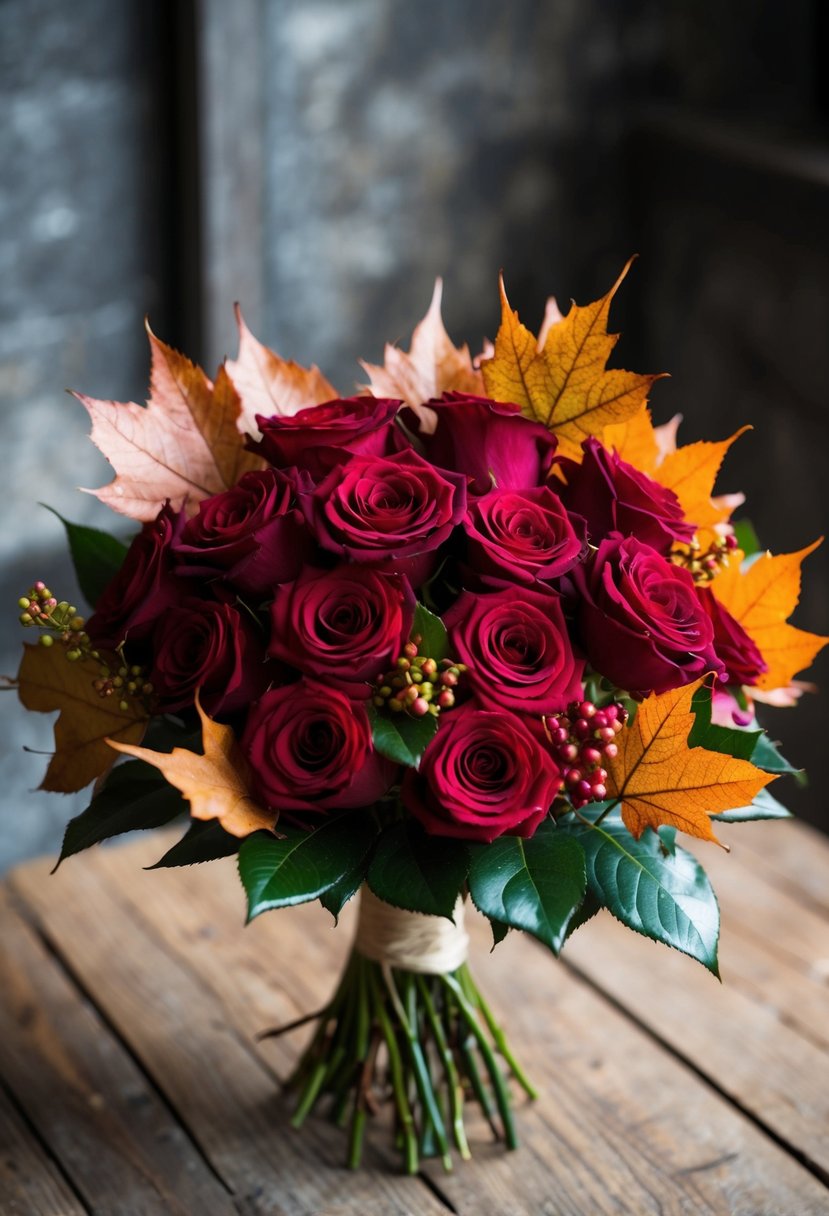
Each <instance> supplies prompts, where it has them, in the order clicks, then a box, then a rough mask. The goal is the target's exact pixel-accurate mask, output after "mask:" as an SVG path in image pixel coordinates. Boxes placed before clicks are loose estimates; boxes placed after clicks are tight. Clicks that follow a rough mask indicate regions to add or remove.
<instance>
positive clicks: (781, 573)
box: [711, 537, 829, 691]
mask: <svg viewBox="0 0 829 1216" xmlns="http://www.w3.org/2000/svg"><path fill="white" fill-rule="evenodd" d="M822 539H823V538H822V537H821V540H822ZM821 540H816V541H815V543H814V544H813V545H807V546H806V548H805V549H799V550H798V551H797V552H796V553H780V554H778V555H777V556H772V554H771V553H768V552H767V553H763V554H761V555H760V556H759V557H757V558H755V559H754V560H753V561H752V563H751V565H750V566H749V567H748V569H741V568H740V564H739V562H737V561H731V562H730V563H729V564H728V566H727V567H726V568H725V569H724V570H723V571H722V572H721V573H720V574H718V575H717V577H716V578H715V579H714V581H713V582H712V583H711V590H712V591H713V593H714V595H715V596H716V598H717V599H718V600H719V602H720V603H721V604H722V605H723V607H724V608H727V609H728V611H729V612H730V613H731V615H732V616H733V617H735V618H736V620H738V621H739V622H740V624H741V625H742V627H743V629H745V631H746V633H747V634H748V635H749V637H750V638H751V639H752V640H753V641H754V642H756V644H757V646H758V647H759V648H760V653H761V654H762V656H763V658H764V659H765V661H766V664H767V666H768V670H767V671H765V672H763V674H762V675H761V676H760V677H759V679H758V681H757V686H758V687H759V688H760V689H762V690H764V691H771V690H773V689H777V688H787V687H788V686H789V685H790V684H791V682H792V677H793V676H795V675H796V674H797V673H798V672H799V671H803V669H804V668H806V667H808V666H809V664H810V663H811V662H812V660H813V659H814V657H815V655H816V654H817V653H818V651H820V650H821V649H822V648H823V647H824V646H825V645H826V643H827V641H829V638H824V637H820V636H819V635H818V634H816V633H807V632H806V631H805V630H804V629H797V628H795V626H794V625H789V624H788V622H787V618H788V617H789V616H791V614H792V613H793V612H794V610H795V608H796V607H797V601H798V600H799V598H800V567H801V564H802V563H803V560H804V559H805V558H807V557H808V556H809V554H810V553H813V552H814V551H815V549H816V548H817V547H818V545H819V544H820V543H821Z"/></svg>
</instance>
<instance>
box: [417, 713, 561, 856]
mask: <svg viewBox="0 0 829 1216" xmlns="http://www.w3.org/2000/svg"><path fill="white" fill-rule="evenodd" d="M560 783H561V773H560V772H559V769H558V766H557V765H556V763H555V761H554V760H553V758H552V756H551V754H550V752H549V751H548V749H547V748H546V747H544V746H543V745H542V744H541V743H540V742H539V741H538V740H537V739H536V738H535V737H534V736H533V735H532V734H531V733H530V731H529V729H528V728H527V726H525V724H524V723H523V722H522V720H521V719H520V718H518V717H516V716H515V714H511V713H507V712H506V711H505V710H500V709H499V710H484V709H480V708H478V706H477V705H476V704H475V703H474V702H468V703H467V704H466V705H462V706H461V707H460V708H458V709H453V710H452V711H451V712H450V713H447V714H445V715H443V716H442V717H441V719H440V725H439V728H438V732H437V734H436V735H435V737H434V739H433V740H432V742H431V743H430V744H429V746H428V747H427V748H426V751H425V752H424V753H423V758H422V759H421V762H420V768H419V769H417V770H414V769H408V770H407V772H406V776H405V778H404V781H403V787H402V790H401V797H402V800H403V803H404V805H405V806H406V807H407V808H408V810H409V811H410V812H411V813H412V815H414V817H415V819H418V820H419V821H420V823H421V824H422V825H423V827H424V828H425V829H426V831H427V832H430V833H431V834H432V835H434V836H453V837H456V838H457V839H461V840H483V841H491V840H494V839H495V837H496V836H503V835H510V836H532V834H533V832H534V831H535V830H536V828H537V827H538V825H539V824H540V823H541V821H542V819H544V817H545V815H546V814H547V812H548V810H549V809H550V806H551V805H552V802H553V799H554V798H555V796H556V794H557V792H558V789H559V786H560Z"/></svg>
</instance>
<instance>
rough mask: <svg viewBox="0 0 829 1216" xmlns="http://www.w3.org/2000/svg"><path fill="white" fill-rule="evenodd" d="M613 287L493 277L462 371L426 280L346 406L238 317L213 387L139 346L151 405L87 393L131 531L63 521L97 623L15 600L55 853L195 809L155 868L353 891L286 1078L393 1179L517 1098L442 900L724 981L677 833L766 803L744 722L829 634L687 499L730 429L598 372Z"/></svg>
mask: <svg viewBox="0 0 829 1216" xmlns="http://www.w3.org/2000/svg"><path fill="white" fill-rule="evenodd" d="M626 270H627V267H626V268H625V271H626ZM624 273H625V272H623V274H622V276H620V279H619V281H618V282H617V283H616V284H615V285H614V286H613V288H612V289H611V290H610V291H609V292H608V293H607V294H606V295H605V296H604V297H603V298H602V299H600V300H598V301H596V302H595V303H593V304H591V305H589V306H587V307H579V306H577V305H575V304H573V305H572V306H571V308H570V310H569V312H568V313H567V314H566V316H562V314H561V313H560V312H559V311H558V309H557V307H556V305H555V301H554V300H550V301H549V303H548V306H547V310H546V314H545V317H544V323H543V325H542V328H541V331H540V333H539V334H538V335H535V334H533V333H531V332H530V331H529V330H528V329H527V328H525V326H524V325H523V324H522V323H521V322H520V320H519V318H518V315H517V313H515V312H514V311H513V309H512V308H511V307H510V305H509V303H508V300H507V296H506V293H505V291H504V288H503V283H502V285H501V322H500V328H499V329H498V332H497V336H496V339H495V343H494V345H492V344H489V345H488V346H487V348H486V349H485V350H484V351H483V353H482V355H480V356H479V357H477V358H473V357H472V356H471V354H470V351H469V349H468V348H467V347H466V346H464V347H460V348H459V347H456V346H454V345H453V344H452V342H451V341H450V339H449V337H448V335H447V333H446V330H445V328H444V326H443V322H442V320H441V313H440V282H438V285H437V287H436V291H435V295H434V298H433V300H432V304H431V307H430V309H429V311H428V313H427V315H426V317H425V318H424V320H423V321H422V322H421V323H420V324H419V325H418V326H417V328H416V329H415V331H414V335H413V338H412V342H411V349H410V350H409V351H408V352H406V351H403V350H401V349H399V348H397V347H394V346H386V348H385V356H384V363H383V365H382V366H380V365H371V364H363V368H364V370H365V373H366V376H367V379H368V384H367V385H365V386H364V387H363V388H362V389H361V391H360V392H359V393H358V395H356V396H352V397H348V398H344V399H343V398H339V397H338V396H337V392H336V390H335V389H334V387H333V386H332V385H331V384H329V382H328V381H327V380H326V378H325V377H324V376H323V374H322V373H321V372H320V371H319V370H318V369H317V368H316V367H312V368H310V369H305V368H302V367H300V366H298V365H296V364H295V363H292V362H289V361H287V360H285V359H282V358H281V357H280V356H278V355H277V354H275V353H274V352H273V351H271V350H269V349H268V348H266V347H265V346H263V345H262V344H260V343H259V342H258V341H257V340H256V339H255V338H254V337H253V335H252V334H251V332H250V331H249V330H248V328H247V326H246V325H245V323H244V320H243V319H242V316H241V314H238V323H239V334H240V346H239V353H238V357H237V358H236V359H235V360H228V361H227V362H225V363H224V364H223V366H222V367H220V368H219V371H218V374H217V376H216V379H215V380H214V381H212V382H211V381H210V380H209V379H208V378H207V376H206V375H205V374H204V372H202V370H201V369H200V368H198V367H196V366H195V365H194V364H193V363H191V362H190V361H189V360H188V359H186V358H185V357H184V356H182V355H180V354H178V353H177V352H175V351H174V350H172V349H171V348H170V347H168V346H166V345H165V344H164V343H163V342H161V341H160V340H159V339H158V338H156V337H155V335H154V334H153V333H152V332H150V331H149V330H148V333H149V341H150V349H151V359H152V371H151V386H150V396H149V400H148V403H147V405H146V407H144V406H139V405H136V404H131V403H130V404H118V403H114V402H109V401H98V400H92V399H90V398H87V397H80V398H79V400H80V401H82V403H83V404H84V405H85V406H86V408H87V410H88V411H89V414H90V416H91V419H92V438H93V440H94V441H95V443H96V444H97V445H98V447H99V448H100V449H101V451H102V452H103V453H104V455H105V456H106V457H107V458H108V460H109V461H110V463H111V464H112V465H113V467H114V469H115V473H116V475H115V478H114V480H113V481H112V482H111V483H110V484H109V485H107V486H105V487H104V488H103V489H99V490H95V491H93V493H95V494H96V495H97V497H98V498H99V499H101V500H102V501H103V502H105V503H107V504H109V506H111V507H112V508H113V509H114V510H115V511H117V512H119V513H121V514H122V515H125V516H128V517H129V518H130V519H132V520H135V521H137V522H138V523H139V524H140V525H141V527H140V531H138V532H137V534H135V535H134V536H133V537H132V539H131V540H130V542H129V544H128V545H124V544H123V543H122V542H121V540H119V539H116V538H114V537H112V536H110V535H108V534H105V533H103V532H100V531H98V530H95V529H90V528H87V527H82V526H79V525H76V524H72V523H68V522H67V523H66V531H67V537H68V543H69V547H70V549H71V552H72V556H73V558H74V562H75V565H76V569H77V573H78V579H79V584H80V587H81V589H82V591H83V594H84V595H85V597H86V598H87V600H88V601H89V605H90V608H91V610H92V611H91V614H90V615H88V616H83V615H79V613H78V610H77V608H76V607H75V606H74V605H72V604H70V603H69V602H67V601H66V600H60V599H58V597H57V596H56V595H54V594H53V593H52V591H51V590H50V588H49V587H47V586H46V585H45V583H44V582H43V581H37V582H35V583H34V584H33V586H32V587H31V588H30V589H29V591H28V592H27V593H26V594H25V595H24V596H23V597H22V598H21V600H20V611H21V616H20V620H21V622H22V624H23V625H24V626H27V627H28V628H29V629H30V630H32V631H37V632H38V633H39V638H38V642H39V644H36V645H27V646H25V647H24V656H23V660H22V664H21V667H20V671H19V675H18V677H17V679H16V680H15V681H12V682H11V683H13V685H14V686H15V687H16V688H17V690H18V693H19V696H20V699H21V701H22V702H23V704H24V705H25V706H26V708H28V709H32V710H39V711H55V710H57V711H59V717H58V718H57V721H56V723H55V751H54V754H53V755H52V757H51V759H50V761H49V765H48V769H47V771H46V776H45V778H44V781H43V784H42V788H44V789H46V790H56V791H74V790H79V789H82V788H83V787H85V786H86V785H88V784H90V783H94V784H93V792H92V797H91V801H90V803H89V806H88V808H87V809H86V810H85V811H84V812H83V813H82V814H80V815H78V816H77V817H76V818H74V819H73V820H72V821H71V822H70V823H69V825H68V827H67V829H66V834H65V838H64V841H63V848H62V850H61V854H60V858H59V862H58V864H60V861H62V860H63V859H64V858H66V857H68V856H70V855H71V854H75V853H77V852H79V851H80V850H82V849H85V848H87V847H89V846H90V845H92V844H95V843H97V842H100V841H102V840H104V839H107V838H110V837H113V836H116V835H118V834H120V833H123V832H128V831H132V830H135V829H145V828H156V827H160V826H162V825H165V824H168V823H171V822H173V821H175V820H176V819H178V818H179V817H180V816H182V815H185V816H188V824H187V828H186V831H185V832H184V834H183V835H182V837H181V838H180V839H179V840H178V842H177V843H175V844H174V845H173V846H172V847H171V848H169V849H168V851H167V852H166V853H165V854H164V856H163V857H161V859H160V860H159V862H158V863H157V864H158V865H159V866H181V865H190V864H193V863H197V862H208V861H210V860H212V859H215V858H220V857H225V856H227V855H229V854H238V868H239V874H240V877H241V881H242V884H243V886H244V889H245V892H246V896H247V904H248V917H249V918H253V917H256V916H258V915H259V914H260V913H262V912H264V911H266V910H271V909H276V908H283V907H286V906H289V905H293V904H298V903H303V902H306V901H311V900H319V901H320V902H321V903H322V905H323V906H324V907H325V908H326V909H327V910H328V911H329V912H330V913H331V914H332V915H333V917H334V918H335V919H336V918H337V917H338V916H339V914H340V912H341V910H342V908H343V906H344V905H345V904H346V903H347V901H349V900H351V899H352V898H354V897H355V896H357V895H358V893H359V902H360V911H359V923H358V928H357V933H356V939H355V941H354V944H353V946H352V948H351V951H350V954H349V957H348V960H347V963H346V964H345V967H344V970H343V973H342V977H341V979H340V981H339V984H338V986H337V989H336V991H335V993H334V995H333V997H332V998H331V1001H330V1003H329V1004H328V1005H327V1006H326V1008H325V1009H324V1010H323V1011H322V1012H321V1013H319V1014H316V1015H312V1017H309V1018H306V1019H302V1021H304V1022H310V1021H312V1020H314V1019H315V1020H316V1028H315V1030H314V1032H313V1034H312V1037H311V1039H310V1042H309V1043H308V1045H307V1046H306V1048H305V1050H304V1053H303V1054H302V1056H301V1058H300V1060H299V1063H298V1065H297V1068H296V1070H295V1073H294V1075H293V1076H292V1077H291V1078H290V1079H289V1084H290V1085H291V1086H292V1087H294V1089H295V1090H296V1095H297V1098H296V1113H295V1116H294V1122H295V1124H297V1125H299V1124H301V1123H302V1121H303V1120H304V1119H305V1118H306V1117H307V1116H308V1114H309V1113H310V1112H311V1111H314V1110H316V1109H317V1108H321V1109H324V1110H327V1112H328V1113H329V1114H330V1116H331V1118H332V1119H333V1120H334V1121H335V1122H336V1123H338V1124H340V1125H341V1126H343V1127H345V1128H347V1146H348V1147H347V1160H348V1163H349V1164H350V1165H351V1166H353V1167H356V1166H357V1165H358V1164H359V1161H360V1156H361V1148H362V1144H363V1139H364V1134H365V1128H366V1123H367V1119H368V1118H369V1116H371V1115H373V1114H375V1113H376V1112H377V1110H378V1109H379V1108H380V1107H381V1106H384V1105H387V1106H390V1107H391V1109H392V1110H393V1118H394V1128H395V1135H396V1138H397V1142H398V1144H399V1146H400V1150H401V1153H402V1158H403V1163H404V1166H405V1168H406V1169H407V1170H409V1171H414V1170H416V1169H417V1168H418V1162H419V1159H420V1158H421V1157H422V1156H423V1155H430V1154H436V1155H438V1156H440V1157H441V1158H442V1159H443V1161H444V1163H445V1165H446V1167H447V1168H449V1167H450V1166H451V1160H452V1153H453V1151H457V1152H459V1153H460V1155H461V1156H467V1155H468V1154H469V1146H468V1142H467V1135H466V1131H465V1123H464V1109H465V1104H466V1103H469V1102H473V1103H475V1104H476V1105H477V1106H479V1107H480V1108H481V1110H482V1111H483V1113H484V1115H485V1116H486V1118H487V1119H488V1121H489V1123H490V1124H491V1126H492V1128H493V1131H494V1133H495V1134H496V1135H497V1136H499V1137H501V1138H503V1140H504V1141H505V1142H506V1144H507V1145H508V1146H509V1147H514V1145H515V1143H516V1134H515V1121H514V1115H513V1108H512V1097H511V1088H512V1087H513V1085H514V1083H517V1085H518V1086H520V1087H521V1088H523V1089H524V1090H525V1091H526V1093H528V1094H530V1095H532V1094H533V1087H532V1082H531V1080H530V1079H529V1078H527V1077H526V1076H525V1075H524V1073H523V1072H522V1070H521V1067H520V1065H519V1063H518V1062H517V1060H516V1058H515V1056H514V1055H513V1053H512V1051H511V1049H510V1047H509V1045H508V1044H507V1041H506V1038H505V1036H504V1033H503V1030H502V1028H501V1027H500V1026H499V1025H498V1023H497V1022H496V1020H495V1018H494V1016H493V1015H492V1013H491V1011H490V1009H489V1007H488V1005H487V1003H486V1001H485V999H484V997H483V996H482V994H481V992H480V991H479V989H478V987H477V985H476V983H475V981H474V979H473V977H472V975H471V973H470V970H469V968H468V965H467V936H466V933H465V931H464V908H465V906H466V903H467V901H471V903H472V904H473V905H474V906H475V907H476V908H477V909H478V910H479V912H481V913H483V915H484V916H485V917H487V918H488V919H489V921H490V923H491V926H492V934H493V939H494V943H499V942H501V940H502V939H503V938H504V937H505V936H506V935H507V934H508V933H509V931H510V930H523V931H524V932H526V933H530V934H532V935H533V936H534V937H536V938H537V939H538V940H539V942H541V943H542V944H543V945H544V946H546V947H548V948H549V950H550V951H552V952H553V954H558V953H559V951H560V950H561V949H562V947H563V946H564V944H565V942H566V941H567V939H568V937H569V935H570V934H571V933H573V932H574V931H575V930H576V928H578V927H579V926H581V925H583V924H584V923H585V922H586V921H588V920H589V919H590V918H591V917H592V916H593V915H595V914H596V913H597V912H598V911H599V910H600V909H601V908H607V909H608V910H609V911H610V912H611V913H612V914H613V915H614V916H615V917H617V918H618V919H619V920H620V921H622V922H623V923H624V924H626V925H628V926H629V927H630V928H631V929H632V930H634V931H635V932H637V933H641V934H644V935H646V936H647V937H650V938H652V939H654V940H655V941H658V942H662V943H664V944H666V945H668V946H672V947H674V948H675V949H677V950H681V951H683V952H685V953H686V954H688V955H690V956H691V957H692V958H694V959H697V960H698V961H699V962H700V963H702V964H703V965H704V966H705V967H707V968H708V969H709V970H710V971H712V972H713V973H714V974H715V975H716V974H717V940H718V933H719V917H718V910H717V903H716V900H715V897H714V893H713V891H712V889H711V886H710V884H709V882H708V880H707V878H706V875H705V873H704V870H703V869H702V867H701V865H700V864H699V862H698V861H697V860H696V858H695V856H693V855H692V854H691V853H689V852H686V851H685V850H684V849H683V848H681V847H680V846H679V845H678V844H677V842H676V834H677V832H683V833H685V834H687V835H690V836H693V837H697V838H699V839H701V840H704V841H710V842H717V837H716V830H717V824H718V823H719V822H721V821H728V822H737V821H739V822H742V821H746V820H752V819H770V818H772V819H773V818H782V817H784V816H786V815H787V814H788V812H787V811H786V810H785V809H784V808H783V807H782V806H781V804H780V803H779V802H778V801H777V800H776V798H775V797H774V796H772V794H771V793H770V792H769V789H768V787H769V785H770V783H771V782H772V781H773V780H774V779H775V777H776V776H777V775H779V774H782V773H788V772H792V771H793V770H792V769H791V767H790V766H789V765H788V764H787V762H786V761H785V760H784V759H783V758H782V756H781V755H780V753H779V751H778V749H777V747H776V746H775V744H774V743H773V742H772V741H771V740H770V739H769V737H768V735H767V734H766V733H765V732H764V731H763V730H762V728H761V727H760V726H759V725H758V722H757V720H756V716H755V708H756V706H757V704H758V703H767V704H775V705H791V704H794V702H795V701H796V700H797V698H798V696H799V695H800V693H801V692H802V691H803V688H804V687H805V686H804V685H801V684H798V683H797V682H796V681H795V679H794V677H795V676H796V675H797V674H798V673H799V672H800V671H802V669H804V668H805V667H807V666H808V664H809V663H810V662H811V661H812V659H813V657H814V655H815V654H816V653H817V651H818V650H819V649H820V647H821V646H822V645H823V644H824V641H825V639H823V638H820V637H818V636H816V635H812V634H808V633H805V632H803V631H802V630H800V629H797V628H795V627H794V626H792V625H790V624H789V623H788V620H787V618H788V616H789V615H790V613H791V612H792V611H793V609H794V607H795V605H796V603H797V599H798V594H799V583H800V565H801V562H802V560H803V559H804V557H806V556H807V554H809V553H810V552H811V551H812V549H813V548H814V547H815V546H814V545H812V546H809V547H807V548H805V549H802V550H800V551H799V552H795V553H789V554H785V555H780V556H772V555H771V554H770V553H768V552H766V551H763V550H762V549H761V548H760V546H759V544H758V542H757V540H756V537H755V535H754V532H753V530H752V528H751V526H750V524H748V523H747V522H745V521H743V522H738V523H732V521H731V517H732V514H733V512H734V510H735V509H736V508H738V507H739V505H740V504H741V503H742V496H741V495H738V494H729V495H725V496H715V494H714V482H715V478H716V477H717V473H718V471H719V467H720V464H721V462H722V460H723V457H724V456H725V454H726V452H727V451H728V449H729V447H730V446H731V444H732V443H733V442H734V441H735V440H736V439H737V438H738V436H739V435H741V434H742V431H738V432H737V433H736V434H735V435H732V436H731V437H730V438H726V439H722V440H717V441H716V442H707V441H706V442H696V443H689V444H687V445H685V446H677V443H676V431H677V421H678V420H677V419H674V420H673V422H670V423H667V424H664V425H662V426H654V425H653V423H652V420H651V415H650V412H649V408H648V405H647V399H648V394H649V392H650V390H651V387H652V385H653V382H654V381H655V380H656V379H657V378H658V377H656V376H652V375H638V374H635V373H632V372H628V371H623V370H618V369H616V370H608V368H607V362H608V359H609V356H610V354H611V351H612V350H613V347H614V345H615V342H616V337H615V336H613V335H611V334H610V333H608V328H607V326H608V312H609V308H610V304H611V301H612V298H613V296H614V293H615V291H616V289H617V288H618V286H619V282H621V279H622V278H623V277H624ZM744 429H746V428H744ZM64 522H65V521H64ZM115 761H118V763H114V762H115ZM291 1028H292V1027H287V1028H283V1029H291Z"/></svg>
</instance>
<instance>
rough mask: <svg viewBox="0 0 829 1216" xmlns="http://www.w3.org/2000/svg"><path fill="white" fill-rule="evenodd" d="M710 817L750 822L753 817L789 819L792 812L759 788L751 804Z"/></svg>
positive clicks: (721, 820) (723, 821) (727, 821)
mask: <svg viewBox="0 0 829 1216" xmlns="http://www.w3.org/2000/svg"><path fill="white" fill-rule="evenodd" d="M711 818H712V819H718V820H719V821H720V823H750V822H752V821H753V820H755V819H791V818H792V813H791V811H788V810H786V808H785V807H784V806H783V804H782V802H778V801H777V799H776V798H775V797H774V795H773V794H770V793H769V791H768V790H767V789H765V790H760V793H759V794H758V795H757V797H756V798H755V799H754V801H753V802H752V804H751V806H741V807H737V808H736V809H735V810H733V811H723V812H722V814H721V815H712V816H711Z"/></svg>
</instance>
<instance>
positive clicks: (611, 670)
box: [571, 535, 722, 695]
mask: <svg viewBox="0 0 829 1216" xmlns="http://www.w3.org/2000/svg"><path fill="white" fill-rule="evenodd" d="M571 578H572V584H573V587H574V590H575V595H576V602H577V605H578V629H579V633H580V637H581V642H582V645H583V646H584V649H585V651H586V653H587V657H588V659H589V661H590V663H591V664H592V666H593V667H595V668H596V670H597V671H598V672H600V673H601V674H602V675H603V676H607V678H608V679H609V680H612V681H613V683H614V684H616V685H617V686H618V687H619V688H624V689H627V691H628V692H631V693H634V694H642V695H645V694H647V693H650V692H657V693H658V692H667V690H668V689H670V688H679V687H680V686H681V685H683V684H689V683H690V682H691V681H692V680H695V679H697V678H698V677H699V676H701V675H704V674H705V672H708V671H715V672H717V673H719V672H720V671H721V670H722V664H721V663H720V661H719V659H718V658H717V654H716V651H715V649H714V627H713V625H712V623H711V620H710V618H709V617H708V616H707V614H706V612H705V610H704V609H703V607H702V605H701V603H700V600H699V596H698V594H697V588H696V587H695V585H694V580H693V578H692V577H691V575H690V573H689V571H687V570H684V569H682V568H680V567H679V566H674V565H672V564H671V563H670V562H669V561H666V559H665V558H664V557H662V556H661V555H660V554H659V553H657V552H656V550H654V549H652V548H651V547H650V545H644V544H642V542H641V541H638V540H636V539H635V538H634V537H627V538H624V537H621V536H618V535H616V536H612V537H609V538H608V539H607V540H605V541H602V543H601V544H600V545H599V548H598V551H597V552H596V553H595V555H594V557H593V560H592V561H591V562H590V563H588V564H587V565H585V566H581V567H579V568H578V569H576V570H575V571H574V572H573V574H572V576H571Z"/></svg>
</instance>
